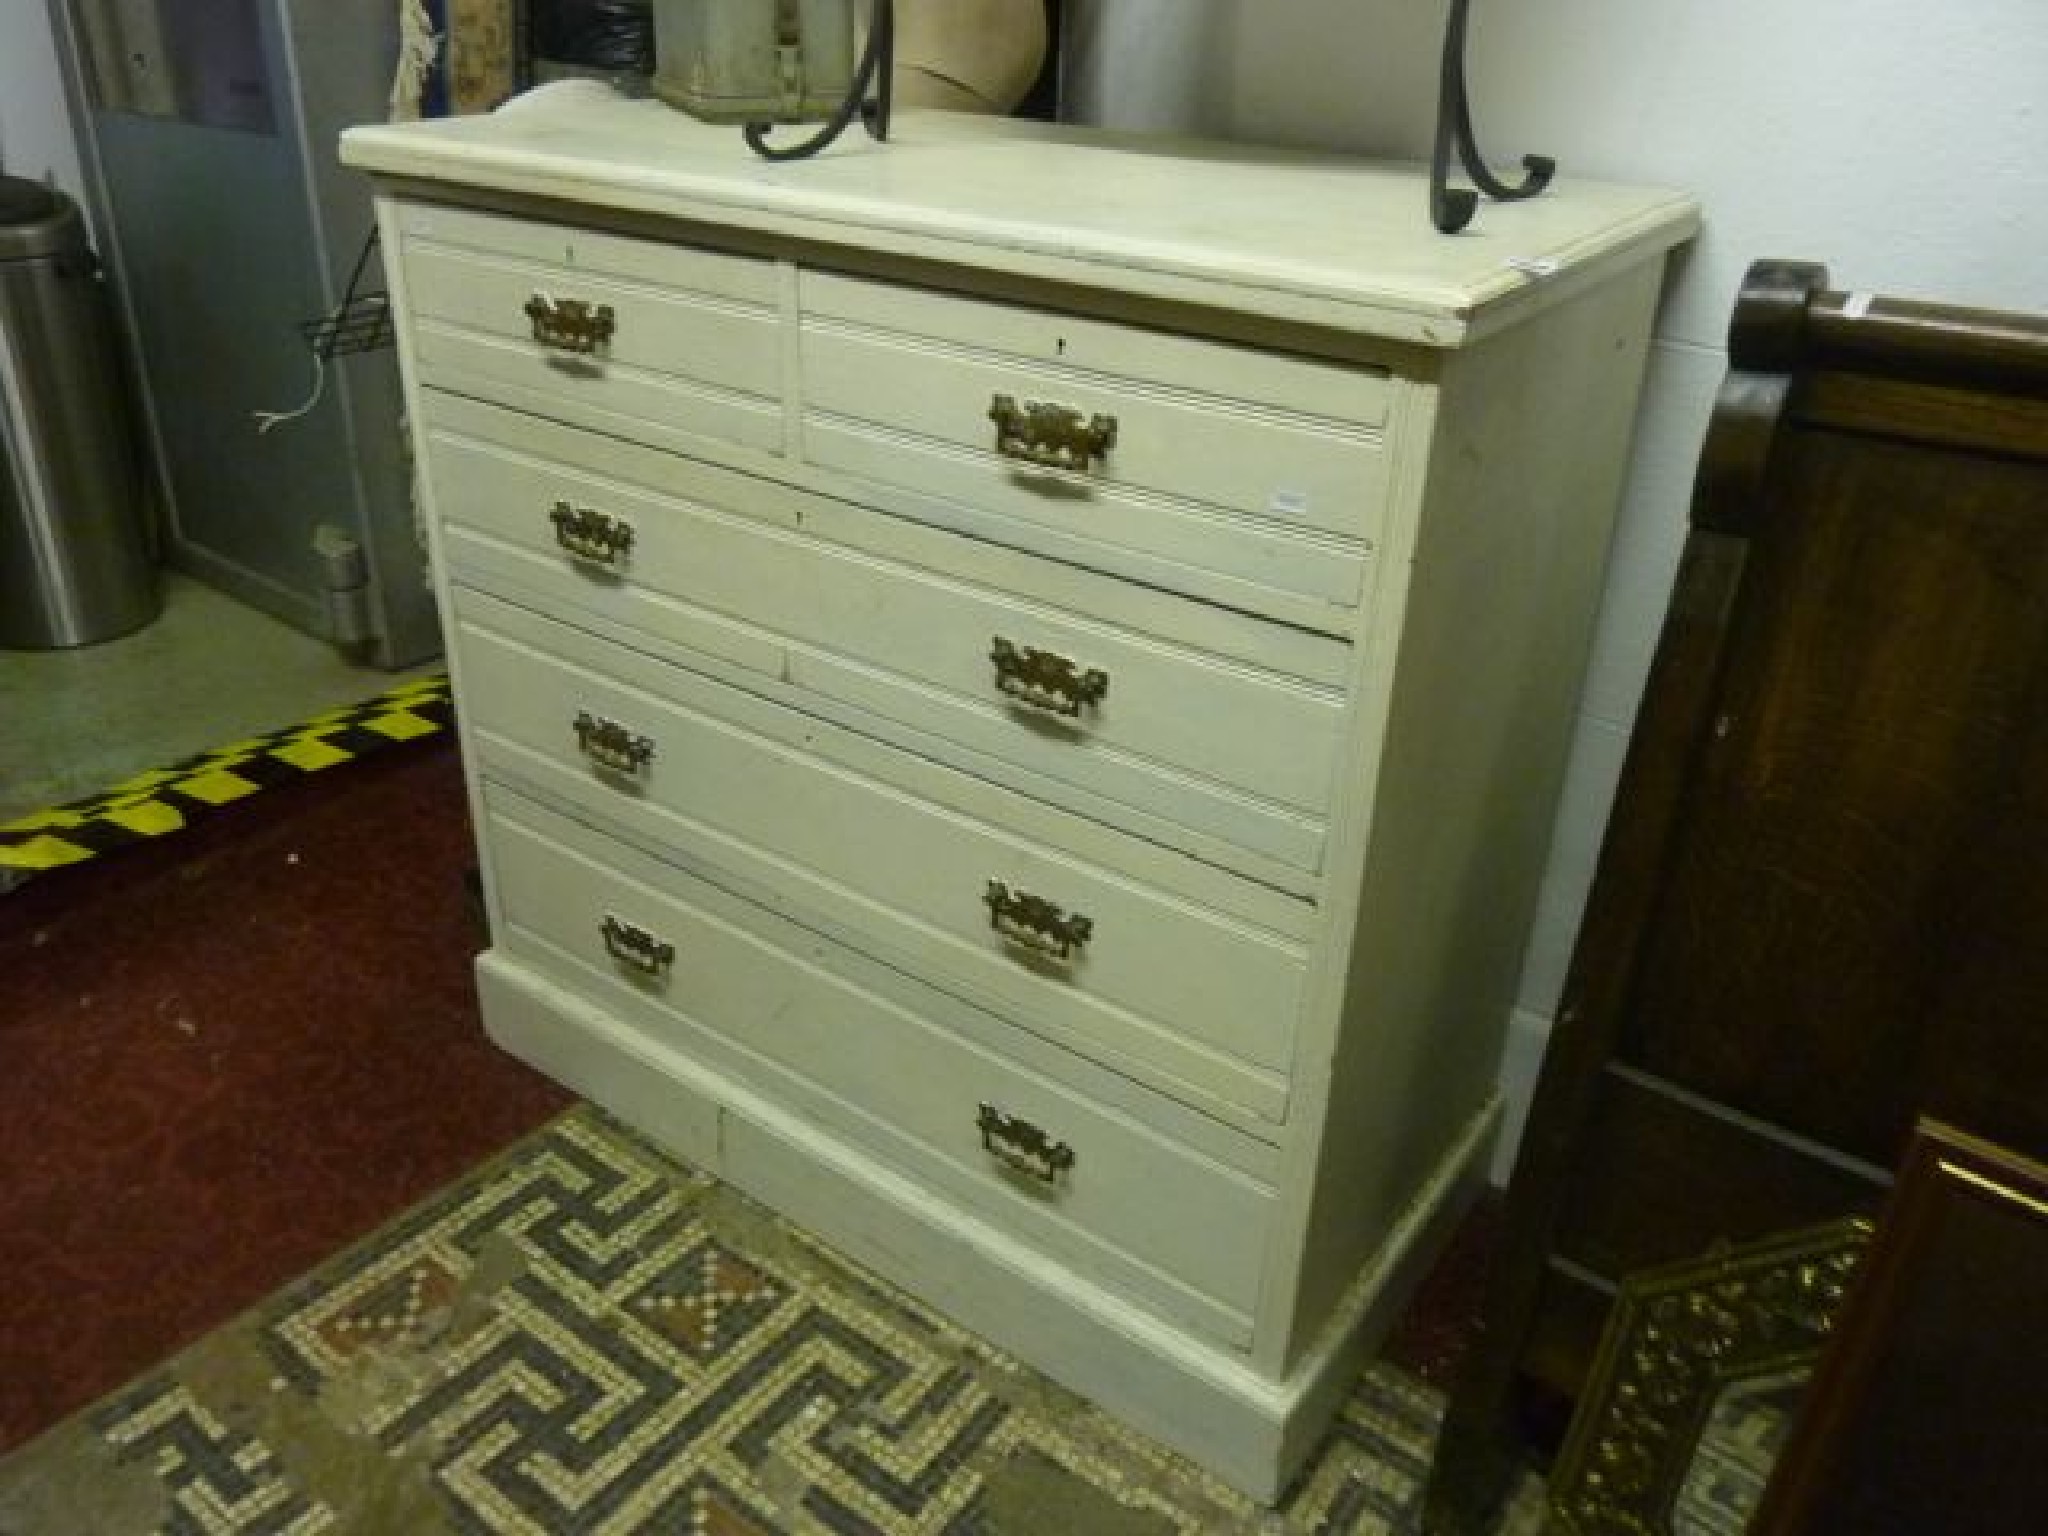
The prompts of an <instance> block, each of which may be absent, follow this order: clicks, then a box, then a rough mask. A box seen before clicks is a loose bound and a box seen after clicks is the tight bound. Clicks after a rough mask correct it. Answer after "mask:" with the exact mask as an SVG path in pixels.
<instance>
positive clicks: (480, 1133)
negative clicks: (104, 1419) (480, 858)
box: [0, 736, 567, 1449]
mask: <svg viewBox="0 0 2048 1536" xmlns="http://www.w3.org/2000/svg"><path fill="white" fill-rule="evenodd" d="M469 862H470V851H469V830H468V826H467V823H466V820H465V816H464V811H463V800H462V793H461V776H460V772H459V769H458V766H457V761H456V755H455V749H454V743H453V740H452V739H451V738H449V737H445V736H443V737H438V738H436V739H435V740H434V741H432V742H430V743H420V744H416V745H413V746H408V747H400V748H392V749H389V750H387V751H385V752H382V753H380V754H378V755H376V756H373V757H370V758H367V759H364V760H362V761H360V762H357V763H353V764H350V765H348V766H347V767H344V768H339V769H331V770H328V771H327V772H325V773H321V774H317V775H314V776H312V777H311V778H308V779H306V780H305V781H303V782H300V783H294V784H288V785H284V786H282V787H280V788H277V789H274V790H267V791H265V792H264V793H262V794H260V795H258V796H256V797H254V798H253V799H251V800H249V801H248V802H246V803H244V804H241V805H238V806H235V807H233V808H232V809H229V810H226V811H223V812H222V813H221V814H219V815H217V816H215V817H212V818H210V819H209V820H207V821H205V822H202V823H200V824H199V825H197V826H195V827H194V828H192V829H191V830H189V831H186V832H182V833H179V834H177V835H176V836H174V837H171V838H168V839H166V840H165V841H164V842H162V843H158V844H152V845H148V846H143V847H138V848H134V849H130V850H126V851H123V852H121V853H119V854H114V855H109V856H107V857H105V858H102V859H99V860H95V861H94V862H92V863H90V864H86V865H81V866H79V867H78V868H76V869H72V870H59V871H56V872H54V873H51V874H48V875H44V876H42V877H40V878H38V879H36V880H34V881H31V882H29V883H28V884H27V885H25V886H24V887H22V888H21V889H20V890H18V891H16V892H14V893H12V894H11V895H7V896H0V1276H4V1277H5V1279H4V1281H0V1288H4V1293H5V1296H6V1304H5V1306H4V1307H0V1449H4V1448H6V1447H8V1446H11V1445H13V1444H16V1443H17V1442H19V1441H21V1440H23V1439H26V1438H27V1437H28V1436H30V1435H32V1434H34V1433H35V1432H36V1431H38V1430H40V1429H42V1428H44V1427H46V1426H47V1425H49V1424H50V1423H52V1422H54V1421H55V1420H57V1419H58V1418H61V1417H62V1416H64V1415H65V1414H67V1413H69V1412H70V1411H72V1410H73V1409H75V1408H78V1407H80V1406H82V1405H83V1404H85V1403H87V1402H89V1401H91V1400H92V1399H93V1398H95V1397H97V1396H99V1395H100V1394H102V1393H103V1392H106V1391H109V1390H111V1389H113V1388H114V1387H116V1386H118V1385H120V1384H121V1383H122V1382H123V1381H125V1380H126V1379H127V1378H128V1377H129V1376H131V1375H133V1374H134V1373H136V1372H137V1371H140V1370H142V1369H143V1368H145V1367H146V1366H148V1365H150V1364H152V1363H153V1362H155V1361H156V1360H158V1359H160V1358H161V1357H162V1356H163V1355H165V1354H166V1353H168V1352H169V1351H171V1350H173V1349H176V1348H177V1347H179V1346H180V1345H182V1344H184V1343H185V1342H186V1341H188V1340H190V1339H192V1338H194V1337H196V1336H198V1335H199V1334H201V1333H203V1332H205V1331H206V1330H207V1329H209V1328H211V1327H213V1326H215V1325H217V1324H219V1323H221V1322H224V1321H226V1320H227V1319H228V1318H229V1317H231V1316H233V1315H234V1314H235V1313H236V1312H238V1311H240V1310H241V1309H242V1308H244V1307H246V1306H248V1305H250V1304H252V1303H254V1302H256V1301H257V1300H259V1299H260V1298H261V1297H262V1296H264V1295H265V1294H266V1293H267V1292H269V1291H270V1290H272V1289H274V1288H275V1287H277V1286H278V1285H280V1284H282V1283H283V1282H285V1281H286V1280H288V1279H290V1278H292V1277H293V1276H294V1275H296V1274H298V1273H299V1272H300V1271H302V1270H304V1269H306V1268H307V1267H308V1266H310V1265H312V1264H313V1263H314V1262H316V1261H317V1260H319V1259H321V1258H322V1257H324V1256H326V1255H327V1254H329V1253H331V1252H333V1251H334V1250H335V1249H336V1248H338V1247H340V1246H342V1245H343V1244H345V1243H347V1242H349V1241H350V1240H352V1239H354V1238H356V1237H358V1236H360V1235H361V1234H363V1233H365V1232H367V1231H369V1230H370V1229H371V1228H373V1227H375V1226H376V1225H378V1224H379V1223H380V1222H382V1221H384V1220H385V1219H387V1218H389V1217H390V1216H393V1215H395V1214H396V1213H398V1212H399V1211H400V1210H402V1209H404V1208H405V1207H406V1206H407V1205H409V1204H411V1203H412V1202H414V1201H415V1200H417V1199H419V1198H420V1197H422V1196H424V1195H426V1194H427V1193H428V1192H430V1191H431V1190H433V1189H435V1188H437V1187H438V1186H440V1185H441V1184H443V1183H445V1182H447V1181H448V1180H450V1179H452V1178H454V1177H455V1176H456V1175H458V1174H459V1173H461V1172H462V1171H463V1170H464V1169H466V1168H468V1167H470V1166H471V1165H472V1164H474V1163H476V1162H477V1161H479V1160H480V1159H482V1158H484V1157H485V1156H487V1155H489V1154H490V1153H492V1152H494V1151H496V1150H497V1149H499V1148H500V1147H502V1146H504V1145H505V1144H506V1143H508V1142H510V1141H512V1140H513V1139H515V1138H516V1137H518V1136H520V1135H522V1134H523V1133H525V1132H526V1131H528V1130H530V1129H532V1128H533V1127H534V1126H536V1125H538V1124H539V1123H540V1122H541V1121H543V1120H544V1119H546V1118H547V1117H548V1116H549V1115H550V1114H552V1113H553V1112H554V1111H555V1110H557V1109H558V1108H560V1107H561V1106H562V1105H563V1104H565V1103H566V1102H567V1098H566V1096H565V1095H564V1094H563V1093H562V1092H561V1091H560V1090H559V1089H557V1088H556V1087H554V1086H553V1085H552V1084H550V1083H548V1082H547V1081H546V1080H544V1079H542V1078H541V1077H539V1076H538V1075H536V1074H535V1073H533V1072H531V1071H529V1070H528V1069H527V1068H525V1067H523V1066H521V1065H519V1064H518V1063H516V1062H514V1061H513V1060H512V1059H511V1058H510V1057H507V1056H505V1055H503V1054H502V1053H500V1052H499V1051H498V1050H497V1049H496V1048H495V1047H494V1046H492V1045H491V1044H490V1043H489V1042H488V1041H487V1040H486V1039H485V1038H484V1036H483V1033H482V1030H481V1027H480V1026H479V1024H478V1022H477V1016H476V1005H475V1001H474V998H473V995H472V991H471V983H470V974H469V961H470V957H471V956H472V954H473V953H474V952H475V950H476V949H477V948H478V946H479V943H480V931H479V928H478V920H477V919H476V918H475V917H474V916H473V915H472V912H471V908H470V903H469V899H468V897H467V895H466V893H465V891H464V888H463V883H462V875H463V871H464V870H465V869H466V868H467V866H468V864H469Z"/></svg>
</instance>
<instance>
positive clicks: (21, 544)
mask: <svg viewBox="0 0 2048 1536" xmlns="http://www.w3.org/2000/svg"><path fill="white" fill-rule="evenodd" d="M143 484H144V482H143V476H142V468H141V460H140V457H139V455H138V453H137V443H136V435H135V427H134V423H133V417H132V413H131V411H130V410H129V408H128V399H127V395H126V393H125V390H124V388H123V383H122V374H121V367H120V362H119V358H118V356H117V354H116V352H115V347H114V329H113V316H112V311H111V306H110V304H109V302H108V297H107V292H106V288H105V285H104V284H103V283H102V282H101V280H100V275H99V264H98V262H97V261H96V260H95V258H94V256H93V253H92V246H91V244H90V242H89V241H88V240H87V238H86V230H85V220H84V219H83V217H81V216H80V214H79V211H78V205H77V204H76V203H74V202H73V201H72V200H71V199H70V198H68V197H66V196H65V195H64V194H63V193H61V192H58V191H56V190H54V189H52V188H50V187H46V186H44V185H43V184H42V183H41V182H36V181H28V180H25V179H23V178H21V177H18V176H0V647H4V648H8V649H15V650H51V649H55V648H57V647H61V646H73V645H90V644H92V643H94V642H95V641H100V640H111V639H113V638H114V637H115V636H116V635H123V634H126V633H128V632H129V631H130V630H133V629H139V628H140V627H142V626H143V625H144V624H147V623H148V622H149V621H150V620H151V619H153V618H155V617H156V615H157V611H158V603H159V598H158V593H157V585H156V572H155V569H154V565H153V562H152V561H151V559H150V552H149V539H148V532H147V528H146V526H145V523H144V504H143Z"/></svg>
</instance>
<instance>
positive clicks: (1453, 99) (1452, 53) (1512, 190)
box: [1429, 0, 1557, 235]
mask: <svg viewBox="0 0 2048 1536" xmlns="http://www.w3.org/2000/svg"><path fill="white" fill-rule="evenodd" d="M1471 9H1472V3H1471V0H1451V13H1450V16H1449V18H1448V19H1447V20H1446V21H1445V22H1444V60H1443V74H1442V78H1441V81H1440V84H1439V87H1438V96H1437V108H1436V149H1435V151H1434V153H1433V154H1432V155H1431V156H1430V162H1429V216H1430V219H1431V220H1432V221H1433V222H1434V223H1435V225H1436V227H1437V228H1438V229H1440V230H1442V231H1443V232H1444V233H1445V234H1447V235H1455V234H1456V233H1457V232H1458V231H1459V230H1461V229H1463V228H1464V227H1465V226H1466V225H1467V224H1470V223H1471V222H1472V215H1473V214H1474V213H1475V212H1476V211H1477V210H1478V207H1479V192H1474V191H1473V190H1472V189H1471V188H1470V187H1453V186H1451V185H1449V178H1450V170H1451V148H1452V141H1453V140H1455V141H1456V146H1457V151H1458V159H1459V161H1460V163H1461V164H1463V166H1464V167H1465V174H1466V175H1468V176H1470V177H1471V178H1472V180H1473V181H1475V182H1476V183H1478V186H1479V191H1480V192H1484V193H1485V194H1486V195H1487V196H1488V197H1491V198H1494V199H1496V200H1497V201H1500V202H1514V201H1516V200H1518V199H1520V198H1525V197H1534V196H1535V195H1536V194H1537V193H1538V192H1541V191H1542V190H1543V189H1544V188H1545V187H1547V186H1549V185H1550V178H1551V177H1552V176H1554V175H1555V174H1556V173H1557V162H1556V161H1555V160H1552V159H1551V158H1550V157H1549V156H1547V155H1524V156H1523V157H1522V169H1523V170H1524V171H1525V172H1526V173H1527V174H1526V175H1524V176H1523V178H1522V179H1521V180H1520V181H1519V182H1515V183H1512V184H1510V183H1508V182H1505V181H1502V180H1501V179H1500V178H1499V177H1498V176H1496V175H1494V174H1493V172H1492V171H1491V170H1489V169H1488V168H1487V164H1486V157H1485V156H1484V155H1482V154H1481V153H1480V152H1479V140H1478V137H1477V135H1475V134H1474V133H1473V131H1472V101H1471V98H1470V97H1469V96H1467V95H1466V92H1465V33H1466V30H1467V20H1468V17H1469V14H1470V12H1471Z"/></svg>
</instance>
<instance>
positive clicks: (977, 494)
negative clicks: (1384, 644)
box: [800, 271, 1392, 606]
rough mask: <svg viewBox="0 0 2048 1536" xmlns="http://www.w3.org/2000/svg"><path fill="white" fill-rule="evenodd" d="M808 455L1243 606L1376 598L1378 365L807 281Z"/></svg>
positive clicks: (1079, 557) (1382, 456)
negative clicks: (1249, 599) (1372, 580)
mask: <svg viewBox="0 0 2048 1536" xmlns="http://www.w3.org/2000/svg"><path fill="white" fill-rule="evenodd" d="M800 293H801V315H802V358H803V365H802V379H803V385H802V388H803V455H804V458H805V459H806V461H807V462H810V463H813V464H817V465H820V466H822V467H826V468H830V469H833V470H837V471H840V472H843V473H845V474H848V475H852V476H854V477H856V478H857V479H859V480H861V481H864V482H867V483H870V484H873V485H879V486H889V487H898V488H901V489H903V490H905V491H909V492H913V493H917V494H920V495H922V496H924V497H927V498H931V499H934V500H936V501H938V502H940V503H943V504H944V505H945V506H947V507H949V508H951V509H952V510H953V515H954V516H955V517H957V518H958V519H959V520H961V521H962V522H963V523H966V524H968V525H970V526H974V527H975V528H976V530H977V531H980V532H983V533H985V534H986V535H987V536H990V537H998V538H1003V539H1006V540H1008V541H1010V542H1015V543H1017V544H1019V545H1021V546H1022V547H1026V548H1032V549H1037V550H1040V551H1042V552H1044V553H1047V554H1051V555H1055V556H1057V557H1059V558H1063V559H1072V560H1076V561H1078V562H1079V563H1082V564H1099V565H1101V566H1103V567H1104V568H1107V569H1112V570H1116V571H1118V572H1119V573H1121V574H1130V575H1139V576H1143V577H1145V578H1146V579H1150V580H1154V581H1157V582H1158V583H1159V584H1161V585H1165V586H1169V587H1173V588H1176V589H1184V590H1185V589H1192V590H1195V591H1196V592H1197V594H1198V595H1203V596H1217V597H1221V598H1223V599H1225V600H1228V599H1230V598H1231V597H1232V596H1234V595H1237V594H1238V590H1239V589H1245V588H1263V589H1269V590H1274V591H1278V592H1282V593H1287V594H1291V595H1293V596H1295V597H1297V598H1305V599H1309V600H1312V601H1313V602H1318V603H1322V604H1326V605H1337V606H1355V605H1356V604H1357V603H1358V602H1359V601H1360V600H1361V593H1362V590H1363V583H1364V574H1365V570H1366V566H1367V561H1368V556H1369V554H1370V552H1371V549H1372V547H1373V545H1374V543H1375V542H1376V541H1377V540H1378V538H1379V536H1380V532H1381V525H1382V522H1383V519H1384V512H1385V506H1386V499H1387V498H1386V476H1387V472H1388V456H1387V454H1386V453H1385V452H1384V451H1383V449H1384V434H1385V431H1386V425H1387V421H1388V417H1389V413H1390V410H1391V398H1392V386H1391V384H1390V382H1389V380H1388V378H1387V377H1386V376H1385V375H1384V374H1382V373H1379V372H1377V371H1375V370H1371V369H1364V368H1358V367H1344V366H1339V365H1337V364H1334V363H1326V362H1320V361H1315V360H1310V359H1304V358H1296V357H1290V356H1285V355H1278V354H1271V353H1264V352H1258V351H1254V350H1251V349H1247V348H1243V347H1237V346H1230V345H1225V344H1223V343H1219V342H1211V341H1203V340H1196V339H1190V338H1185V337H1176V336H1162V335H1156V334H1153V333H1150V332H1146V331H1141V330H1137V329H1134V328H1131V327H1125V326H1118V325H1112V324H1109V323H1106V322H1102V321H1091V320H1083V319H1079V318H1076V317H1073V316H1067V315H1060V314H1055V313H1050V312H1042V311H1037V310H1032V309H1027V308H1022V307H1019V306H1016V305H1007V304H997V303H992V302H989V301H985V300H977V299H966V298H951V297H940V296H936V295H932V294H928V293H917V294H915V295H910V294H907V293H906V292H905V291H903V290H900V289H897V288H894V287H892V286H890V285H888V284H883V283H876V282H871V281H867V280H863V279H855V278H847V277H839V276H834V275H830V274H824V273H818V272H809V271H807V272H805V273H804V274H803V277H802V280H801V288H800Z"/></svg>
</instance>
